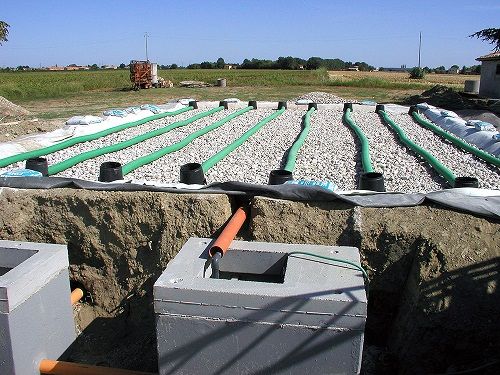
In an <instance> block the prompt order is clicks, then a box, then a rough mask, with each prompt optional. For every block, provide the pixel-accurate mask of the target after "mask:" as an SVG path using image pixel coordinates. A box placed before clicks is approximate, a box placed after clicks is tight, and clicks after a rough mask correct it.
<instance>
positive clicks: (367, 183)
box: [359, 172, 385, 191]
mask: <svg viewBox="0 0 500 375" xmlns="http://www.w3.org/2000/svg"><path fill="white" fill-rule="evenodd" d="M359 189H360V190H371V191H385V184H384V175H383V174H382V173H379V172H367V173H361V176H360V177H359Z"/></svg>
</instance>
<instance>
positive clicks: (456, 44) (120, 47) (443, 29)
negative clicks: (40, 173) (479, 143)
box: [0, 0, 500, 68]
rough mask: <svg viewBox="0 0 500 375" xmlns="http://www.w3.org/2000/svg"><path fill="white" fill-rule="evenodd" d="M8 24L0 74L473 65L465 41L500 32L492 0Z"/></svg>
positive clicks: (68, 7) (262, 5)
mask: <svg viewBox="0 0 500 375" xmlns="http://www.w3.org/2000/svg"><path fill="white" fill-rule="evenodd" d="M0 20H2V21H5V22H7V23H8V24H9V25H10V30H9V36H8V39H9V40H8V42H5V43H3V45H2V46H0V67H5V66H11V67H16V66H19V65H29V66H32V67H39V66H52V65H56V64H57V65H59V66H62V65H69V64H78V65H91V64H97V65H105V64H115V65H118V64H120V63H126V64H128V62H129V61H130V60H133V59H135V60H141V59H145V57H146V55H145V36H144V35H145V33H148V35H149V37H148V57H149V59H150V60H151V61H153V62H158V63H159V64H164V65H169V64H172V63H177V64H179V65H183V66H185V65H188V64H191V63H195V62H202V61H215V60H217V58H219V57H222V58H224V60H225V61H226V62H230V63H241V62H242V61H243V59H245V58H249V59H251V58H260V59H272V60H275V59H277V58H278V57H279V56H294V57H301V58H305V59H307V58H309V57H311V56H319V57H322V58H340V59H342V60H344V61H352V62H356V61H365V62H367V63H368V64H370V65H373V66H375V67H399V66H401V65H403V64H405V65H406V66H408V67H411V66H416V65H417V64H418V45H419V32H422V50H421V58H422V66H429V67H437V66H440V65H444V66H445V67H446V68H449V67H450V66H451V65H454V64H456V65H459V66H463V65H467V66H470V65H475V64H478V62H476V61H475V58H476V57H478V56H481V55H485V54H487V53H489V52H490V51H491V50H492V48H493V46H492V45H490V44H488V43H487V42H483V41H481V40H479V39H475V38H474V39H473V38H468V35H470V34H472V33H474V32H476V31H478V30H482V29H485V28H489V27H500V1H498V0H476V1H472V0H467V1H463V0H454V1H451V0H450V1H449V0H430V1H429V0H420V1H411V0H409V1H404V0H398V1H395V0H379V1H370V0H356V1H345V0H344V1H337V0H309V1H299V0H273V1H264V0H250V1H246V0H230V1H227V0H204V1H203V0H199V1H194V0H177V1H160V0H156V1H149V0H141V1H131V0H121V1H114V0H113V1H106V0H101V1H97V0H86V1H73V0H66V1H49V0H16V1H13V0H1V5H0Z"/></svg>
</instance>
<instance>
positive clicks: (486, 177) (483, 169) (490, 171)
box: [389, 114, 500, 189]
mask: <svg viewBox="0 0 500 375" xmlns="http://www.w3.org/2000/svg"><path fill="white" fill-rule="evenodd" d="M389 117H391V118H392V120H393V121H394V122H395V123H396V124H398V125H399V126H400V127H401V129H403V130H404V132H405V133H406V135H407V136H408V137H409V138H410V139H411V140H412V141H414V142H415V143H417V144H418V145H420V146H422V147H424V148H425V149H426V150H427V151H429V152H430V153H431V154H432V155H434V156H435V157H436V158H437V159H438V160H439V161H440V162H441V163H442V164H443V165H444V166H445V167H447V168H449V169H450V170H451V171H452V172H453V173H454V174H455V175H456V176H457V177H459V176H469V177H476V178H477V179H479V187H480V188H485V189H499V188H500V169H499V168H497V167H495V166H493V165H491V164H489V163H486V162H485V161H483V160H481V159H479V158H478V157H476V156H474V155H472V154H471V153H468V152H466V151H463V150H462V149H460V148H458V147H455V146H454V145H453V144H452V143H450V142H448V141H446V140H443V139H442V138H441V137H440V136H438V135H436V134H434V133H433V132H432V131H431V130H428V129H425V128H424V127H422V126H420V125H419V124H417V123H416V122H415V121H413V119H412V118H411V116H409V115H395V114H389Z"/></svg>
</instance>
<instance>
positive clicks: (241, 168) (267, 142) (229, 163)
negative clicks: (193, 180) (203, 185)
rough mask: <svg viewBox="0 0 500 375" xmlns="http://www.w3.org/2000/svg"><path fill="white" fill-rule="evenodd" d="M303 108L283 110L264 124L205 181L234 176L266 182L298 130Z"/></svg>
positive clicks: (254, 181)
mask: <svg viewBox="0 0 500 375" xmlns="http://www.w3.org/2000/svg"><path fill="white" fill-rule="evenodd" d="M305 113H306V111H305V110H292V109H289V110H286V111H285V112H284V113H283V114H282V115H281V116H279V117H278V118H276V119H274V120H273V121H271V122H269V123H267V124H266V125H264V127H263V128H261V129H260V130H259V131H258V132H257V133H256V134H254V135H253V136H252V137H250V139H248V140H247V141H246V142H245V143H243V144H242V145H241V146H240V147H238V148H237V149H236V150H234V151H233V152H232V153H231V154H229V155H228V156H227V157H226V158H224V159H222V160H221V161H220V162H219V163H218V164H216V165H215V166H214V167H213V168H211V169H210V170H209V171H208V173H207V182H213V181H229V180H232V181H234V180H236V181H241V182H250V183H257V184H267V182H268V179H269V172H270V171H271V170H273V169H279V168H280V164H281V162H282V159H283V155H284V154H285V152H286V151H287V150H288V148H289V147H290V146H291V145H292V143H293V142H294V140H295V138H296V137H297V135H298V134H299V132H300V130H301V123H302V116H304V115H305Z"/></svg>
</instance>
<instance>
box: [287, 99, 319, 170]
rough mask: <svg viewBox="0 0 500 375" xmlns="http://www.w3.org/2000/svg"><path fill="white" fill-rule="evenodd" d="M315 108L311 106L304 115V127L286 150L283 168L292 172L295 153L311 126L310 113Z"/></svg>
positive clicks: (295, 157) (295, 159)
mask: <svg viewBox="0 0 500 375" xmlns="http://www.w3.org/2000/svg"><path fill="white" fill-rule="evenodd" d="M315 110H316V109H315V108H314V107H311V108H310V109H309V110H308V111H307V113H306V114H305V116H304V128H303V129H302V131H301V132H300V135H299V137H298V138H297V140H296V141H295V142H294V143H293V145H292V147H290V150H289V151H288V156H287V161H286V164H285V168H284V169H285V170H287V171H290V172H293V170H294V169H295V162H296V161H297V154H298V153H299V150H300V148H301V147H302V145H303V144H304V142H305V140H306V138H307V135H308V134H309V129H310V128H311V115H312V113H313V112H314V111H315Z"/></svg>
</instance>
